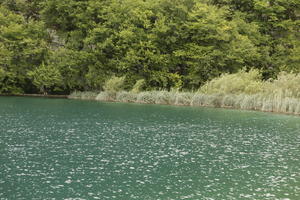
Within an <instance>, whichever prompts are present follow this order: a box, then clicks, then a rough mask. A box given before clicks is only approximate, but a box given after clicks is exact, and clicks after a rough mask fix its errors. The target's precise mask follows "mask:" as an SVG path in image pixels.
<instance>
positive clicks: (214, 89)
mask: <svg viewBox="0 0 300 200" xmlns="http://www.w3.org/2000/svg"><path fill="white" fill-rule="evenodd" d="M262 88H263V82H262V81H261V74H260V72H259V71H258V70H255V69H252V70H250V71H249V72H246V71H245V70H240V71H239V72H237V73H235V74H223V75H221V76H220V77H218V78H215V79H213V80H211V81H209V82H207V83H206V84H205V85H203V86H202V87H201V88H200V89H199V92H200V93H204V94H257V93H260V92H262Z"/></svg>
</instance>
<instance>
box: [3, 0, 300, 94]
mask: <svg viewBox="0 0 300 200" xmlns="http://www.w3.org/2000/svg"><path fill="white" fill-rule="evenodd" d="M299 27H300V1H299V0H244V1H236V0H64V1H60V0H2V1H1V3H0V93H35V92H44V93H46V92H49V93H69V92H71V91H83V90H84V91H87V90H91V91H98V90H104V89H105V88H106V87H105V85H106V86H107V85H108V84H109V80H110V79H111V77H122V88H123V89H125V90H131V89H132V88H133V86H134V85H135V84H136V82H137V81H138V80H140V83H139V84H140V85H136V86H135V88H136V90H141V88H142V89H143V90H153V89H156V90H157V89H164V90H170V89H172V88H176V89H177V90H179V89H188V90H197V89H198V88H199V87H200V86H202V85H204V84H205V83H206V82H207V81H209V80H212V79H213V78H215V77H218V76H220V75H221V74H223V73H235V72H238V71H239V70H241V69H243V70H246V71H249V70H251V69H253V68H255V69H258V70H260V71H261V72H262V76H260V77H259V78H261V79H269V78H275V77H276V76H277V75H278V74H279V73H280V72H281V71H287V72H296V73H298V72H300V31H299ZM223 78H224V77H223ZM114 80H115V81H117V80H118V79H117V78H115V79H114ZM234 80H236V81H240V80H239V79H238V78H237V77H236V78H235V79H234ZM249 81H250V82H251V80H249ZM255 81H257V80H255ZM255 81H254V82H255ZM241 87H243V86H241ZM253 87H254V86H253ZM255 87H256V86H255ZM237 89H238V88H237ZM249 90H250V91H249V92H250V93H251V88H250V89H249Z"/></svg>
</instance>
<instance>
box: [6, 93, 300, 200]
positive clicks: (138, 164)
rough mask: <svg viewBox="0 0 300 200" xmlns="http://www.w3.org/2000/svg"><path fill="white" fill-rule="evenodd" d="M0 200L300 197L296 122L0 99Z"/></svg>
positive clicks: (205, 111)
mask: <svg viewBox="0 0 300 200" xmlns="http://www.w3.org/2000/svg"><path fill="white" fill-rule="evenodd" d="M0 199H121V200H126V199H162V200H164V199H207V200H213V199H216V200H217V199H281V200H298V199H300V117H296V116H286V115H275V114H269V113H260V112H250V111H236V110H224V109H211V108H193V107H175V106H159V105H138V104H121V103H99V102H89V101H76V100H66V99H42V98H22V97H1V98H0Z"/></svg>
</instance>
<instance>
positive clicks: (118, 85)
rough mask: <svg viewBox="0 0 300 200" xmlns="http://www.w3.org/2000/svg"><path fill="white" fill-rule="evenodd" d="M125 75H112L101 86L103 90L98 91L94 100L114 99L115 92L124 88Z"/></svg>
mask: <svg viewBox="0 0 300 200" xmlns="http://www.w3.org/2000/svg"><path fill="white" fill-rule="evenodd" d="M124 82H125V77H116V76H112V77H111V78H110V79H108V80H107V81H106V82H105V83H104V86H103V89H104V91H102V92H100V93H99V94H98V95H97V97H96V100H98V101H116V97H117V93H118V92H120V91H122V90H123V89H124Z"/></svg>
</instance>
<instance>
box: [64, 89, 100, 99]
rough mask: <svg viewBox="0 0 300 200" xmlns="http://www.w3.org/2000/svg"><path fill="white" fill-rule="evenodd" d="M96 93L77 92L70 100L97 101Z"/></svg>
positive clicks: (73, 93) (72, 94)
mask: <svg viewBox="0 0 300 200" xmlns="http://www.w3.org/2000/svg"><path fill="white" fill-rule="evenodd" d="M97 94H98V93H96V92H79V91H75V92H72V93H71V94H70V95H69V96H68V98H69V99H82V100H95V99H96V97H97Z"/></svg>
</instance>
